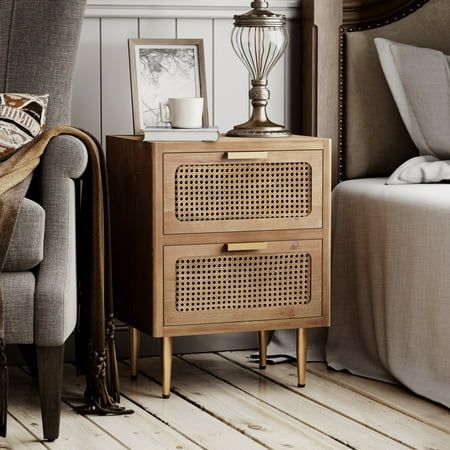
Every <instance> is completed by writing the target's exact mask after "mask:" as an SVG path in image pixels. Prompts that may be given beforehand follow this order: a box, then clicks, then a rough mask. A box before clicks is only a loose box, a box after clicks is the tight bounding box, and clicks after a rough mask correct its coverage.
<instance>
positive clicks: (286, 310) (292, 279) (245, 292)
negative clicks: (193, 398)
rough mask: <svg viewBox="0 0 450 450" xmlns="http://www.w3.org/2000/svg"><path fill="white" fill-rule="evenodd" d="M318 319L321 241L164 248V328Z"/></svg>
mask: <svg viewBox="0 0 450 450" xmlns="http://www.w3.org/2000/svg"><path fill="white" fill-rule="evenodd" d="M321 315H322V241H321V240H305V241H276V242H264V243H261V242H259V243H249V244H238V245H229V244H228V245H227V244H208V245H182V246H166V247H165V248H164V325H165V326H174V325H191V324H192V325H194V324H208V323H209V324H211V323H218V324H220V323H221V322H228V323H229V322H243V321H257V320H271V319H273V320H276V319H294V318H305V317H319V316H321ZM218 331H220V327H219V326H218Z"/></svg>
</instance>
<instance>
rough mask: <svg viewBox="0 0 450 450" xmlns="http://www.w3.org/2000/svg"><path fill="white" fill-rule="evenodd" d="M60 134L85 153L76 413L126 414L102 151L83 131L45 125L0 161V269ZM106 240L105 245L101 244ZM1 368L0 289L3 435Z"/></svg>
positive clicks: (0, 350)
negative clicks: (84, 264) (80, 377)
mask: <svg viewBox="0 0 450 450" xmlns="http://www.w3.org/2000/svg"><path fill="white" fill-rule="evenodd" d="M61 134H66V135H71V136H74V137H77V138H79V139H80V140H81V141H82V142H83V143H84V144H85V146H86V149H87V151H88V156H89V167H88V171H89V173H88V174H87V178H88V180H87V183H86V185H87V186H88V187H89V190H90V191H91V192H88V193H84V195H86V194H87V195H89V196H90V198H89V202H87V204H88V205H89V208H88V209H89V211H86V212H85V213H84V214H85V223H87V229H88V230H89V235H90V236H89V239H90V242H89V243H86V242H84V243H83V244H84V246H86V245H87V246H88V247H89V248H88V250H87V253H88V258H85V259H86V260H87V261H90V267H89V270H85V273H87V274H88V275H87V277H88V278H89V279H88V280H81V281H82V283H83V282H84V286H85V290H86V291H87V292H85V294H84V299H83V301H85V302H86V303H87V305H84V306H85V310H86V311H88V316H89V317H88V319H87V323H86V324H85V325H84V326H82V327H81V329H82V330H83V331H84V333H85V334H86V335H85V336H84V337H83V341H84V342H86V345H87V348H85V349H79V351H81V352H83V356H85V358H86V362H85V364H84V370H85V372H86V378H87V387H86V402H87V405H86V407H83V408H80V409H79V411H80V412H82V413H97V414H126V413H129V412H130V411H127V410H125V409H124V408H121V407H119V406H118V405H117V402H119V400H120V397H119V386H118V374H117V361H116V355H115V347H114V329H113V316H112V295H111V286H110V281H111V280H110V276H111V274H110V254H109V223H108V220H106V221H105V213H106V214H107V215H108V212H109V211H108V196H107V184H106V173H105V165H104V160H103V153H102V150H101V148H100V145H99V144H98V142H96V141H95V139H94V138H93V137H91V136H90V135H88V134H86V133H85V132H83V131H81V130H79V129H76V128H72V127H68V126H60V127H56V128H51V129H48V130H46V131H45V132H44V133H43V134H41V135H40V136H39V138H37V139H36V140H35V141H33V142H32V143H31V144H29V145H27V146H25V147H23V148H21V149H19V150H17V151H16V152H15V153H14V154H13V155H12V156H10V157H9V158H8V159H7V160H5V161H2V162H0V271H1V270H2V269H3V266H4V262H5V259H6V254H7V251H8V247H9V244H10V242H11V238H12V234H13V232H14V227H15V224H16V221H17V217H18V213H19V211H20V207H21V205H22V201H23V198H24V196H25V194H26V192H27V189H28V186H29V184H30V181H31V177H32V174H33V171H34V170H35V169H36V167H37V166H38V165H39V163H40V158H41V156H42V154H43V153H44V151H45V149H46V147H47V145H48V143H49V142H50V140H51V139H52V138H54V137H56V136H59V135H61ZM105 244H106V245H105ZM6 399H7V368H6V355H5V349H4V317H3V301H2V295H1V290H0V408H1V411H0V413H1V414H0V434H2V435H5V434H6V412H7V400H6Z"/></svg>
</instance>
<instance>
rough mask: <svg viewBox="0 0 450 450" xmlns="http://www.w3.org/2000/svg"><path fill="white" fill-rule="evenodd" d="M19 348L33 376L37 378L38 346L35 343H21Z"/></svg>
mask: <svg viewBox="0 0 450 450" xmlns="http://www.w3.org/2000/svg"><path fill="white" fill-rule="evenodd" d="M19 349H20V353H21V354H22V357H23V359H24V360H25V364H26V365H27V367H28V370H29V371H30V374H31V376H32V377H33V378H34V379H35V380H37V377H38V373H37V361H36V346H35V345H34V344H19Z"/></svg>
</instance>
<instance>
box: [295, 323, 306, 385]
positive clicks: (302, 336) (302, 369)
mask: <svg viewBox="0 0 450 450" xmlns="http://www.w3.org/2000/svg"><path fill="white" fill-rule="evenodd" d="M307 347H308V344H307V336H306V328H299V329H298V330H297V375H298V387H305V377H306V351H307Z"/></svg>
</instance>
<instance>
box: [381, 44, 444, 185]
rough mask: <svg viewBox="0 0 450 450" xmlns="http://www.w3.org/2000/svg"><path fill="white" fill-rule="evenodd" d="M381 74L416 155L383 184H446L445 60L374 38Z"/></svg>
mask: <svg viewBox="0 0 450 450" xmlns="http://www.w3.org/2000/svg"><path fill="white" fill-rule="evenodd" d="M375 45H376V48H377V51H378V56H379V58H380V62H381V66H382V68H383V72H384V75H385V77H386V80H387V82H388V85H389V88H390V90H391V92H392V96H393V97H394V100H395V103H396V105H397V108H398V110H399V112H400V115H401V117H402V119H403V122H404V124H405V126H406V129H407V130H408V132H409V135H410V136H411V139H412V140H413V142H414V143H415V145H416V146H417V148H418V149H419V153H420V154H421V155H422V156H421V157H416V158H412V159H410V160H409V161H406V162H405V163H404V164H402V165H401V166H400V167H399V168H398V169H397V170H396V171H395V172H394V173H393V174H392V175H391V177H390V178H389V180H388V181H387V184H406V183H430V182H439V181H443V180H450V164H449V161H450V57H449V56H446V55H444V53H442V52H440V51H437V50H432V49H428V48H420V47H414V46H412V45H406V44H399V43H397V42H392V41H389V40H387V39H381V38H376V39H375Z"/></svg>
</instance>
